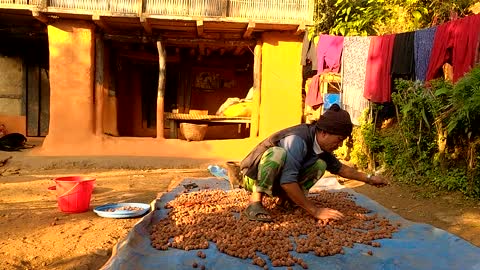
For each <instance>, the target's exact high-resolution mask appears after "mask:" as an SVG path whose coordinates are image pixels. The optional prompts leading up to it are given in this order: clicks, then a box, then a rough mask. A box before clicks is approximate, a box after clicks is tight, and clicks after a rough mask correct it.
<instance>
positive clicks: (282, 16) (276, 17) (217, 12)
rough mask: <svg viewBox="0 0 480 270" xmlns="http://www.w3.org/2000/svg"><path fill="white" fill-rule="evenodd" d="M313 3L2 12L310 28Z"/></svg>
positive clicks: (205, 1)
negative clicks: (245, 23) (209, 20)
mask: <svg viewBox="0 0 480 270" xmlns="http://www.w3.org/2000/svg"><path fill="white" fill-rule="evenodd" d="M313 5H314V2H313V1H312V0H0V10H1V9H13V10H15V9H18V10H22V9H31V10H33V11H35V12H36V11H40V12H44V13H47V14H52V13H55V14H81V15H96V16H115V17H138V18H162V17H165V18H175V17H176V18H177V19H188V18H193V17H195V18H198V17H201V18H205V19H209V18H210V19H214V20H217V21H250V22H252V21H253V22H262V23H277V24H303V25H305V24H306V25H309V24H311V23H312V20H313Z"/></svg>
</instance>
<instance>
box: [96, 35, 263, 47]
mask: <svg viewBox="0 0 480 270" xmlns="http://www.w3.org/2000/svg"><path fill="white" fill-rule="evenodd" d="M104 37H105V39H109V40H116V41H122V42H126V43H132V42H133V43H138V42H141V43H150V42H152V41H153V42H156V39H159V38H160V37H152V36H145V35H137V36H133V35H132V36H130V35H120V34H105V35H104ZM162 41H163V42H164V43H165V44H166V45H171V46H179V47H192V46H193V45H192V44H205V45H206V46H214V47H238V46H245V47H247V46H252V47H253V46H255V44H256V41H255V40H251V39H250V40H245V39H227V40H217V39H206V38H193V39H192V38H181V37H169V36H168V37H163V38H162Z"/></svg>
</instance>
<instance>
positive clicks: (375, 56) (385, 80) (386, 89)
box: [363, 35, 395, 103]
mask: <svg viewBox="0 0 480 270" xmlns="http://www.w3.org/2000/svg"><path fill="white" fill-rule="evenodd" d="M394 41H395V35H385V36H374V37H372V38H371V42H370V48H369V51H368V59H367V71H366V74H365V90H364V92H363V96H364V97H365V98H366V99H368V100H370V101H371V102H375V103H383V102H390V101H391V91H392V90H391V87H392V85H391V76H390V75H391V74H390V70H391V63H392V53H393V44H394Z"/></svg>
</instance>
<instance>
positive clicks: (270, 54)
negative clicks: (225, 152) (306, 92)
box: [259, 33, 302, 138]
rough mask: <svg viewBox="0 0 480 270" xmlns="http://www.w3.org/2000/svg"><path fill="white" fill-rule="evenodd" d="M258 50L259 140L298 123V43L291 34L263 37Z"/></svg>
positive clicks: (299, 120) (297, 39) (299, 51)
mask: <svg viewBox="0 0 480 270" xmlns="http://www.w3.org/2000/svg"><path fill="white" fill-rule="evenodd" d="M262 38H263V48H262V84H261V85H262V86H261V101H260V102H261V103H260V122H259V137H260V138H265V137H268V136H269V135H270V134H272V133H274V132H276V131H278V130H280V129H283V128H286V127H289V126H293V125H296V124H300V123H301V120H302V66H301V65H300V57H301V52H302V43H301V39H300V38H299V37H298V36H294V35H292V34H282V33H265V34H263V36H262Z"/></svg>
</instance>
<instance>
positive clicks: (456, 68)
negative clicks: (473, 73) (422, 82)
mask: <svg viewBox="0 0 480 270" xmlns="http://www.w3.org/2000/svg"><path fill="white" fill-rule="evenodd" d="M479 35H480V15H473V16H468V17H465V18H462V19H459V20H455V21H450V22H447V23H444V24H441V25H439V26H438V27H437V32H436V33H435V39H434V42H433V48H432V54H431V56H430V63H429V65H428V70H427V78H426V79H427V81H429V80H432V79H435V78H438V77H441V76H442V66H443V65H444V64H445V63H451V64H452V66H453V81H454V82H455V81H457V80H458V79H460V78H461V77H462V76H463V75H465V73H467V72H469V71H470V70H471V69H472V67H473V65H474V64H475V56H476V53H477V48H478V41H479Z"/></svg>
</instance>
